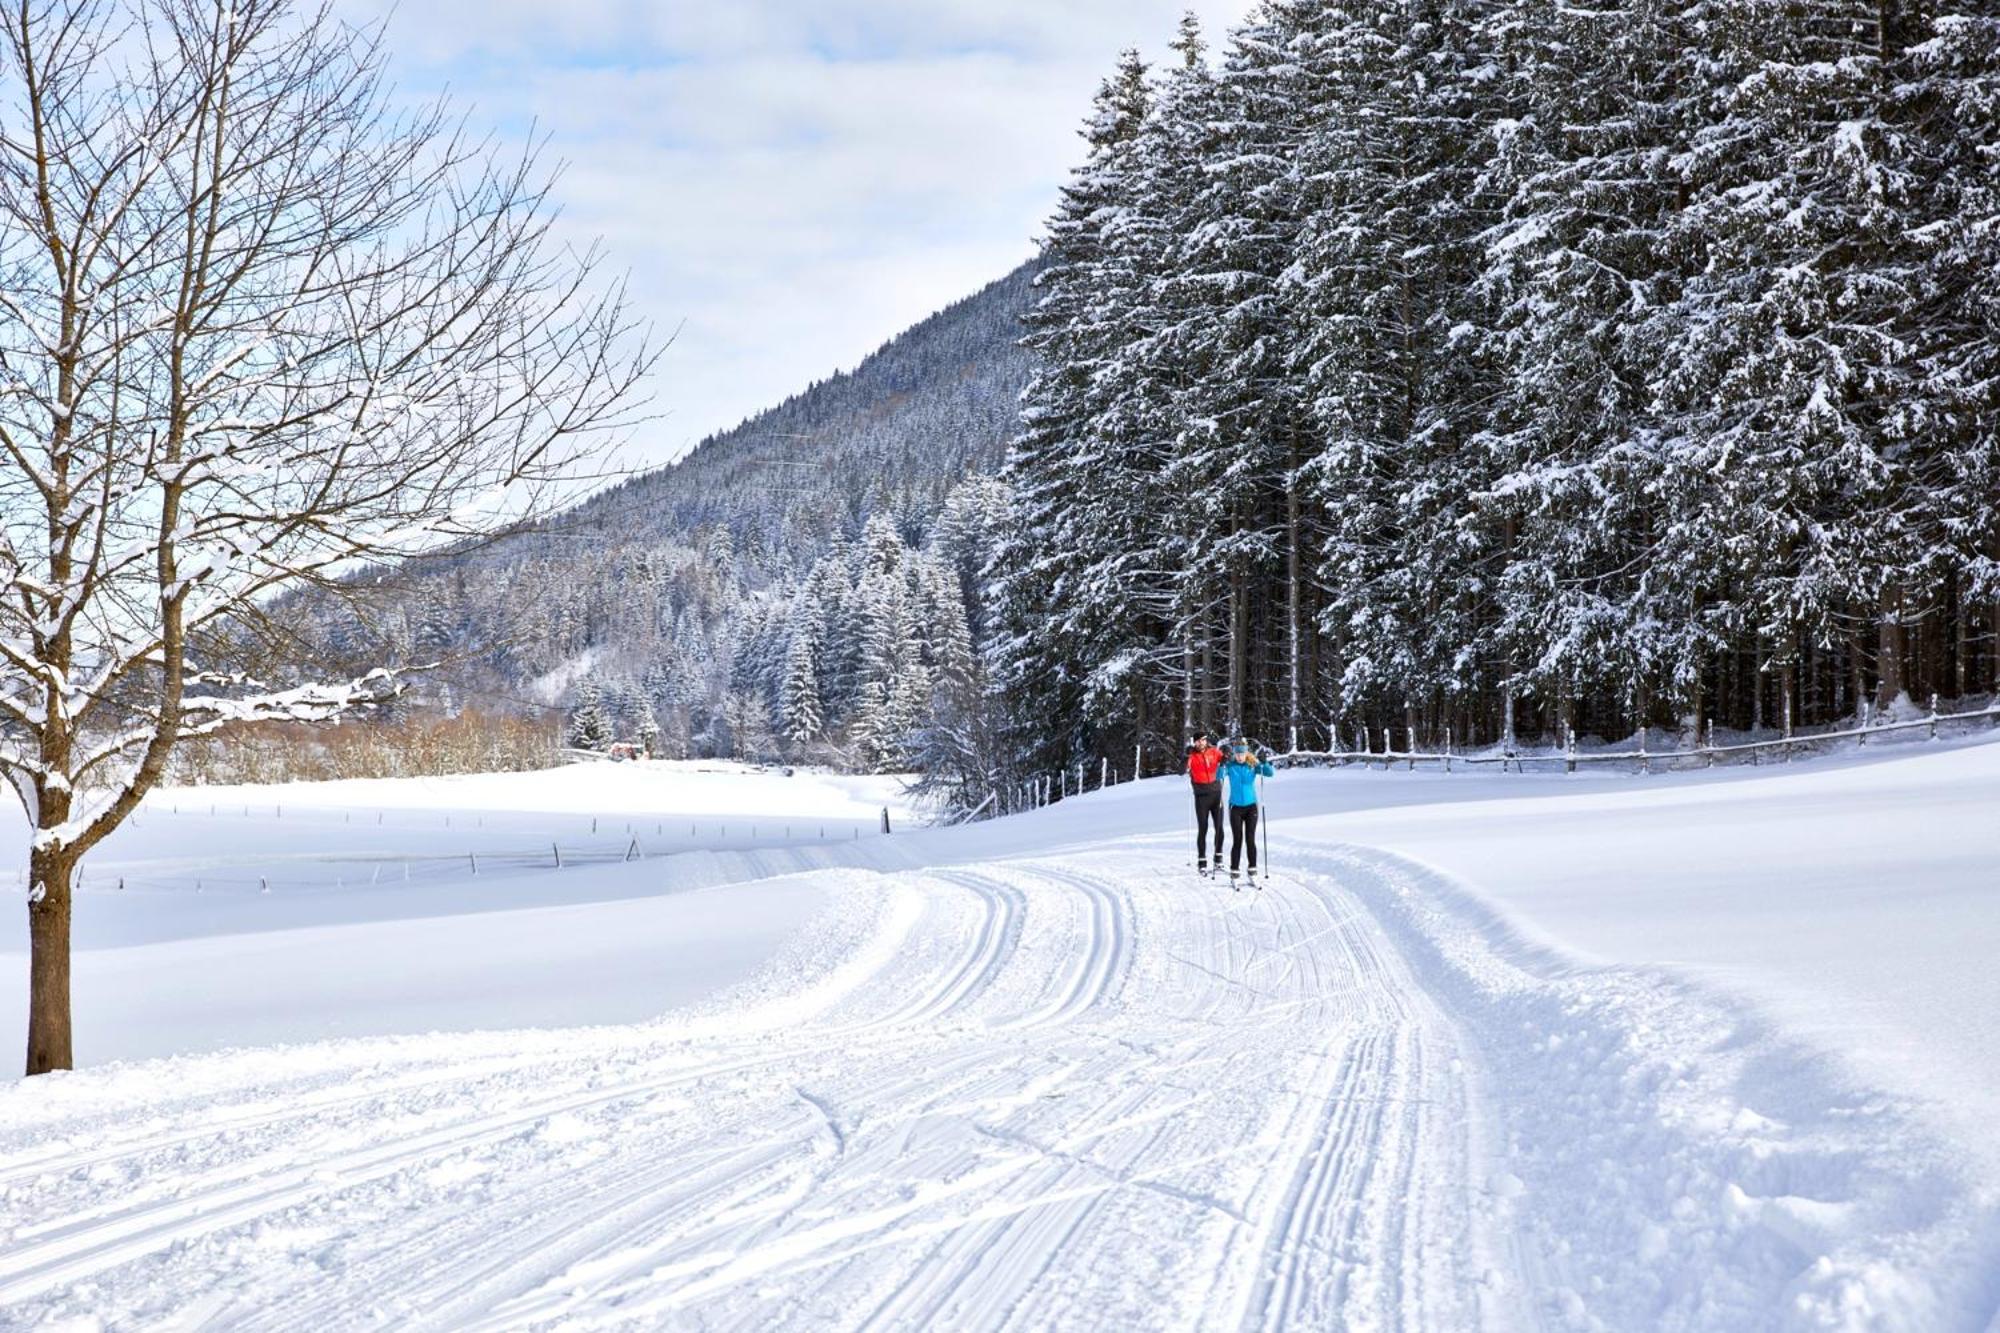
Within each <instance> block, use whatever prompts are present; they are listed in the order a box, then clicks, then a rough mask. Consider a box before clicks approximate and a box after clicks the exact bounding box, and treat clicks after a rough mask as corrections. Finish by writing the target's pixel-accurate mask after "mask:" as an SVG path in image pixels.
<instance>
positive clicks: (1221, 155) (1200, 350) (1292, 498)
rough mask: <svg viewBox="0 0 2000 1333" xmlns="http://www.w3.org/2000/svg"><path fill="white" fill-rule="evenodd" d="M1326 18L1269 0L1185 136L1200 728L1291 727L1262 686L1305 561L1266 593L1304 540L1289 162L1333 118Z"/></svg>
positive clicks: (1181, 353)
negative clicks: (1276, 591)
mask: <svg viewBox="0 0 2000 1333" xmlns="http://www.w3.org/2000/svg"><path fill="white" fill-rule="evenodd" d="M1327 16H1328V6H1326V5H1325V4H1323V3H1320V0H1271V3H1268V4H1265V5H1263V6H1261V7H1260V8H1259V9H1258V10H1257V11H1256V12H1255V13H1253V15H1252V16H1251V19H1250V20H1249V22H1247V23H1246V24H1244V25H1243V26H1241V27H1239V28H1238V29H1236V30H1235V31H1234V32H1232V33H1231V34H1230V38H1229V41H1228V43H1227V45H1226V47H1225V49H1224V52H1223V56H1222V59H1221V62H1220V66H1219V68H1218V70H1217V71H1216V74H1215V87H1216V91H1215V98H1214V105H1213V108H1212V110H1209V111H1208V112H1207V114H1206V115H1205V117H1204V119H1205V121H1206V123H1205V124H1204V125H1203V126H1202V127H1201V128H1202V129H1203V130H1204V131H1205V132H1204V133H1202V134H1201V135H1200V137H1199V138H1198V139H1197V140H1196V141H1195V148H1196V151H1197V153H1198V154H1199V155H1200V167H1201V169H1200V170H1199V171H1196V172H1189V171H1187V170H1186V169H1185V168H1183V169H1182V170H1181V172H1180V175H1181V176H1182V177H1183V178H1188V177H1190V176H1191V177H1192V178H1193V179H1194V180H1195V181H1196V182H1198V188H1197V189H1196V190H1195V191H1193V192H1192V194H1191V195H1189V196H1188V197H1187V198H1185V199H1184V200H1183V201H1182V207H1181V209H1180V211H1179V216H1178V217H1176V218H1175V219H1174V221H1173V223H1172V226H1171V230H1172V233H1173V234H1174V235H1175V236H1176V237H1177V238H1178V244H1177V245H1176V246H1175V248H1174V249H1173V251H1172V253H1171V254H1170V256H1169V258H1168V263H1167V268H1168V276H1167V277H1166V278H1165V279H1164V280H1163V282H1162V284H1161V290H1160V303H1161V305H1162V307H1163V317H1164V320H1165V321H1166V322H1167V324H1168V326H1169V327H1172V328H1174V329H1176V330H1177V331H1178V332H1177V333H1176V337H1175V341H1176V343H1177V346H1176V348H1175V354H1174V356H1173V357H1172V363H1173V367H1174V370H1173V378H1174V380H1175V381H1176V384H1175V393H1174V404H1173V408H1172V421H1173V424H1174V426H1175V429H1176V439H1175V454H1176V459H1175V463H1174V486H1175V489H1176V490H1177V491H1178V493H1179V494H1180V496H1182V497H1183V504H1182V505H1181V507H1180V508H1179V510H1178V511H1177V514H1176V522H1175V525H1174V526H1175V530H1176V531H1177V532H1178V533H1179V534H1180V537H1181V549H1180V551H1179V552H1177V555H1178V558H1177V559H1175V561H1174V567H1175V568H1176V569H1178V570H1181V571H1183V577H1184V579H1185V580H1187V582H1186V583H1185V584H1184V587H1185V589H1186V591H1185V592H1184V593H1183V595H1182V597H1181V598H1180V599H1179V601H1180V611H1181V614H1182V616H1183V618H1184V621H1185V624H1184V627H1183V629H1182V635H1183V636H1184V637H1188V638H1193V639H1194V640H1196V645H1195V647H1194V651H1193V653H1192V654H1191V656H1193V658H1194V659H1195V662H1194V666H1195V669H1197V670H1198V671H1199V676H1198V678H1197V680H1196V682H1195V697H1196V699H1197V700H1198V702H1199V706H1200V707H1201V709H1202V716H1201V717H1200V719H1199V720H1198V725H1205V726H1209V727H1214V726H1216V725H1221V726H1223V727H1226V728H1229V729H1232V730H1240V729H1243V728H1245V727H1255V728H1257V729H1258V730H1260V731H1261V730H1265V729H1266V728H1267V725H1268V724H1273V723H1275V724H1277V725H1278V726H1279V727H1280V728H1281V729H1282V728H1284V727H1287V726H1288V719H1286V717H1285V712H1286V711H1287V708H1288V705H1283V706H1279V707H1276V708H1274V707H1271V705H1270V701H1269V699H1268V698H1267V697H1266V687H1267V685H1268V683H1269V682H1273V681H1284V682H1285V686H1286V688H1287V689H1288V690H1290V689H1291V688H1292V687H1293V686H1294V685H1300V684H1302V683H1303V662H1302V660H1301V662H1300V669H1299V670H1293V669H1291V656H1292V654H1291V649H1292V647H1293V642H1294V640H1293V636H1292V634H1291V633H1290V632H1289V626H1288V624H1287V622H1288V621H1289V620H1290V619H1291V617H1289V616H1285V618H1284V619H1280V618H1279V617H1280V615H1283V614H1284V609H1285V608H1286V606H1287V603H1288V602H1290V603H1291V604H1292V605H1293V606H1296V607H1297V609H1298V610H1299V611H1300V612H1301V613H1303V605H1302V598H1303V586H1302V583H1303V576H1304V573H1305V570H1304V568H1303V566H1301V567H1300V571H1299V572H1300V580H1299V581H1298V582H1297V583H1292V584H1290V585H1289V586H1288V589H1287V590H1288V591H1291V592H1296V593H1297V594H1298V595H1297V596H1296V597H1289V598H1287V597H1283V596H1282V595H1281V596H1280V597H1276V598H1269V599H1267V598H1266V597H1265V596H1264V595H1263V592H1264V589H1265V588H1267V587H1270V585H1271V584H1272V582H1273V581H1274V580H1276V581H1278V582H1280V583H1281V584H1282V583H1285V582H1286V580H1287V574H1288V572H1289V570H1290V569H1291V560H1290V556H1291V554H1292V552H1293V551H1294V550H1295V549H1296V544H1295V540H1294V539H1295V538H1299V537H1300V536H1301V534H1300V529H1299V525H1298V523H1297V522H1296V521H1294V520H1295V519H1296V517H1297V507H1298V501H1299V498H1300V497H1299V496H1298V494H1297V492H1296V489H1295V488H1296V484H1297V473H1296V468H1295V466H1293V464H1294V461H1295V459H1298V460H1299V461H1302V458H1303V448H1304V446H1303V445H1302V444H1301V443H1300V442H1299V441H1297V440H1296V439H1295V438H1294V437H1295V432H1296V431H1298V430H1299V429H1300V427H1301V426H1302V425H1303V418H1302V414H1301V412H1300V407H1299V397H1298V393H1297V381H1296V379H1295V377H1294V376H1292V375H1291V373H1290V370H1289V366H1288V364H1287V359H1288V351H1287V349H1288V344H1289V337H1288V333H1289V330H1288V329H1287V320H1286V316H1285V306H1284V303H1283V299H1282V296H1281V294H1280V291H1279V285H1280V279H1281V276H1282V275H1283V274H1284V272H1285V270H1286V269H1287V267H1289V265H1290V264H1291V261H1292V256H1293V247H1294V245H1295V242H1296V238H1297V235H1298V229H1299V225H1300V223H1301V221H1302V220H1303V214H1302V212H1301V191H1300V182H1299V180H1298V178H1297V177H1296V175H1295V174H1294V166H1295V164H1296V163H1297V161H1298V158H1299V154H1300V151H1301V148H1302V146H1303V145H1304V143H1305V142H1306V141H1307V139H1308V138H1309V137H1310V135H1311V134H1312V132H1313V127H1314V126H1315V125H1316V123H1317V122H1318V121H1319V120H1320V119H1321V118H1323V117H1324V116H1325V115H1327V114H1328V113H1329V112H1330V110H1331V107H1330V105H1329V104H1328V103H1327V102H1326V101H1325V100H1324V98H1323V97H1322V96H1321V90H1320V89H1319V88H1317V87H1315V86H1314V82H1313V77H1314V69H1315V56H1316V54H1317V45H1318V41H1319V38H1320V35H1321V33H1322V30H1323V27H1324V25H1325V23H1326V21H1327ZM1274 610H1275V611H1276V612H1277V613H1278V614H1273V611H1274ZM1274 649H1275V651H1274ZM1218 710H1219V711H1218Z"/></svg>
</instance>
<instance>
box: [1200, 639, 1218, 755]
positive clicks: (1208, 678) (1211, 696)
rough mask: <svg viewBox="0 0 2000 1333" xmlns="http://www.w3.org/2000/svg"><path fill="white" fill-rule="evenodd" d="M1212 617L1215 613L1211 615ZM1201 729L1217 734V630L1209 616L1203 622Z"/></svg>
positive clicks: (1210, 733)
mask: <svg viewBox="0 0 2000 1333" xmlns="http://www.w3.org/2000/svg"><path fill="white" fill-rule="evenodd" d="M1209 614H1210V615H1212V614H1213V612H1210V613H1209ZM1200 703H1201V708H1200V712H1201V729H1202V730H1203V731H1205V732H1207V733H1208V734H1209V735H1210V736H1213V735H1214V734H1215V629H1214V627H1213V626H1212V625H1210V624H1209V622H1208V616H1207V615H1205V616H1203V617H1202V622H1201V700H1200Z"/></svg>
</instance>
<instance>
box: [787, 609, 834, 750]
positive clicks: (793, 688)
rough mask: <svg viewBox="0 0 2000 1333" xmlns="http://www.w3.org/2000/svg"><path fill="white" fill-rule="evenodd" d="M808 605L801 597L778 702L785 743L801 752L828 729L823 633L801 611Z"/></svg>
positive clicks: (807, 613) (809, 616)
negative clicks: (823, 690) (823, 698)
mask: <svg viewBox="0 0 2000 1333" xmlns="http://www.w3.org/2000/svg"><path fill="white" fill-rule="evenodd" d="M805 602H806V596H805V594H803V593H801V594H800V596H799V598H798V600H797V601H796V602H795V603H794V607H793V612H792V624H791V645H790V646H789V647H788V648H787V649H786V650H785V678H784V688H783V691H782V692H781V693H780V695H779V699H778V711H779V714H780V717H781V719H782V722H783V729H784V736H785V739H786V740H787V741H789V742H791V744H792V747H793V749H794V750H798V751H803V750H804V749H805V747H807V746H809V745H811V744H813V743H814V742H815V741H817V740H819V738H820V735H821V733H822V732H824V731H825V729H826V719H825V716H824V711H823V710H822V708H821V706H820V694H819V662H818V657H819V631H818V627H817V624H816V618H815V617H814V616H812V615H811V614H810V612H808V611H804V610H801V607H802V606H803V605H804V604H805Z"/></svg>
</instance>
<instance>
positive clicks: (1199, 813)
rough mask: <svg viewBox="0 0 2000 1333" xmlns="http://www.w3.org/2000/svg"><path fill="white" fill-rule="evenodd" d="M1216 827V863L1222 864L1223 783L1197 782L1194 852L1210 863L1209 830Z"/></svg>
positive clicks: (1195, 792) (1195, 789)
mask: <svg viewBox="0 0 2000 1333" xmlns="http://www.w3.org/2000/svg"><path fill="white" fill-rule="evenodd" d="M1211 827H1213V828H1214V829H1215V863H1216V864H1217V865H1221V864H1222V784H1221V783H1220V782H1197V783H1196V784H1195V785H1194V854H1195V855H1196V856H1197V857H1199V858H1201V862H1202V864H1204V865H1206V864H1207V863H1208V831H1209V829H1210V828H1211Z"/></svg>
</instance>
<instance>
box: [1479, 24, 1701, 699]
mask: <svg viewBox="0 0 2000 1333" xmlns="http://www.w3.org/2000/svg"><path fill="white" fill-rule="evenodd" d="M1685 8H1686V6H1685V5H1683V4H1680V3H1678V0H1606V2H1605V3H1599V4H1596V5H1584V6H1579V5H1570V4H1556V3H1553V2H1552V0H1524V3H1521V4H1518V5H1511V6H1507V7H1506V8H1504V9H1502V10H1496V11H1494V12H1493V13H1491V14H1490V15H1489V17H1488V27H1487V32H1488V42H1489V44H1490V49H1491V54H1492V56H1493V59H1494V62H1495V66H1496V68H1498V69H1500V70H1504V71H1507V72H1508V73H1507V75H1506V77H1505V78H1503V79H1500V80H1497V81H1496V82H1497V86H1496V87H1495V88H1494V90H1493V93H1494V102H1493V106H1494V111H1495V113H1496V114H1498V115H1500V116H1501V117H1502V120H1501V124H1502V127H1503V128H1502V130H1501V132H1500V133H1499V134H1498V135H1497V136H1496V142H1495V150H1494V152H1493V154H1492V156H1491V159H1490V162H1489V164H1488V167H1487V173H1486V177H1485V180H1484V182H1483V185H1484V187H1485V188H1486V189H1487V190H1488V191H1490V192H1491V194H1492V195H1493V196H1494V201H1495V204H1496V206H1497V208H1498V210H1499V215H1498V217H1497V218H1496V219H1495V220H1494V222H1493V225H1492V226H1491V228H1490V229H1489V230H1488V231H1487V233H1486V235H1485V246H1484V250H1485V255H1484V264H1483V268H1482V272H1481V274H1480V291H1481V294H1482V295H1483V296H1485V297H1486V298H1487V299H1488V300H1489V301H1490V302H1491V304H1492V307H1493V311H1494V315H1493V325H1494V328H1493V333H1492V336H1491V339H1490V343H1489V345H1490V347H1491V349H1492V354H1493V356H1494V358H1495V360H1496V361H1497V362H1498V365H1499V370H1500V383H1499V385H1498V392H1497V393H1496V394H1495V396H1494V398H1493V399H1492V402H1493V410H1492V411H1491V412H1490V414H1489V415H1488V419H1487V423H1486V428H1485V430H1484V431H1483V432H1482V434H1481V435H1480V437H1479V438H1478V440H1477V441H1476V442H1475V449H1474V451H1473V454H1474V456H1475V457H1483V458H1484V459H1485V460H1487V462H1488V467H1487V469H1486V470H1485V471H1484V472H1483V474H1482V473H1481V472H1479V471H1474V472H1470V473H1468V474H1467V476H1466V480H1467V481H1468V482H1469V483H1471V484H1473V485H1474V486H1475V487H1476V488H1477V490H1478V494H1477V495H1476V499H1475V508H1476V513H1477V525H1476V528H1475V529H1474V535H1475V536H1476V538H1477V545H1476V548H1475V549H1476V550H1477V552H1478V553H1479V554H1480V555H1482V556H1485V557H1486V558H1488V559H1489V560H1490V562H1491V564H1490V569H1491V580H1490V588H1491V596H1490V605H1491V618H1492V623H1491V627H1490V628H1491V632H1492V634H1493V636H1494V638H1495V640H1496V644H1495V649H1494V651H1493V652H1492V654H1491V660H1492V661H1493V663H1494V665H1495V667H1496V668H1497V673H1498V676H1499V679H1498V681H1497V682H1496V683H1497V685H1498V687H1499V688H1500V690H1501V691H1502V693H1503V708H1504V709H1505V710H1506V711H1507V713H1508V715H1509V716H1510V717H1511V714H1512V712H1513V706H1514V703H1515V701H1516V699H1517V697H1518V695H1519V694H1520V693H1521V692H1522V691H1523V690H1525V691H1526V693H1527V694H1528V695H1530V696H1532V697H1536V699H1537V701H1538V702H1539V703H1540V704H1541V705H1542V708H1543V716H1544V718H1545V720H1550V721H1553V722H1554V723H1555V725H1556V727H1557V729H1558V730H1560V729H1564V728H1573V727H1575V726H1576V725H1577V724H1578V722H1579V719H1580V718H1581V719H1582V721H1584V722H1585V723H1586V724H1588V723H1589V722H1590V721H1592V720H1599V721H1602V722H1603V723H1605V725H1604V730H1605V731H1606V732H1607V733H1611V732H1612V726H1611V725H1610V724H1611V723H1614V722H1615V721H1617V720H1618V714H1619V712H1620V711H1621V710H1622V708H1623V706H1624V705H1626V704H1627V703H1629V701H1630V700H1631V699H1632V697H1633V695H1634V687H1635V686H1636V685H1639V684H1641V683H1643V682H1648V681H1653V680H1654V679H1655V678H1656V676H1657V674H1658V672H1657V668H1656V663H1657V662H1658V661H1660V660H1663V659H1664V660H1674V659H1680V658H1685V657H1686V656H1687V655H1688V652H1689V645H1688V644H1687V643H1686V641H1685V640H1686V637H1687V634H1688V633H1689V631H1690V629H1691V627H1690V626H1689V622H1688V614H1687V613H1688V611H1689V609H1690V607H1691V605H1692V604H1691V603H1689V602H1687V601H1685V600H1683V601H1680V602H1678V603H1676V602H1674V601H1673V599H1672V598H1671V596H1669V597H1668V598H1667V599H1665V600H1664V601H1662V602H1656V603H1655V604H1653V605H1646V604H1644V603H1643V602H1642V600H1641V598H1640V589H1641V578H1642V574H1643V567H1644V564H1645V560H1644V551H1645V545H1646V543H1647V541H1648V540H1649V538H1650V531H1651V528H1650V525H1651V521H1652V515H1651V513H1650V499H1649V493H1648V490H1647V483H1648V479H1649V476H1650V475H1651V472H1652V469H1653V467H1654V451H1655V449H1656V447H1657V445H1658V435H1659V433H1658V432H1657V431H1655V430H1654V429H1653V428H1652V417H1651V415H1650V413H1651V409H1652V398H1653V382H1654V380H1655V378H1656V377H1657V375H1658V373H1659V363H1658V359H1657V358H1658V354H1659V348H1658V347H1657V345H1656V340H1655V338H1654V337H1652V336H1649V335H1652V334H1653V333H1654V330H1652V329H1651V328H1650V327H1649V326H1648V323H1647V321H1649V320H1650V319H1652V318H1653V316H1654V313H1655V312H1656V311H1657V310H1658V309H1659V308H1660V307H1662V306H1663V305H1664V304H1665V303H1668V302H1671V300H1672V299H1673V298H1674V296H1675V294H1676V291H1677V288H1676V285H1675V283H1676V277H1677V272H1678V269H1677V265H1676V264H1675V259H1674V251H1673V248H1672V237H1671V235H1670V228H1671V225H1672V222H1673V216H1674V210H1675V208H1676V205H1677V197H1678V194H1679V189H1680V180H1679V177H1678V174H1677V172H1676V171H1675V169H1674V166H1673V163H1674V161H1675V157H1676V155H1677V154H1678V152H1679V151H1680V149H1681V148H1682V147H1683V146H1684V136H1685V133H1686V130H1687V126H1688V123H1689V120H1690V118H1691V117H1693V116H1698V115H1699V114H1700V108H1701V107H1702V106H1703V105H1704V104H1705V102H1706V94H1707V91H1708V90H1707V88H1706V85H1705V83H1704V82H1703V79H1704V69H1705V66H1704V65H1703V63H1702V62H1701V61H1700V60H1699V59H1698V58H1697V56H1696V53H1695V52H1694V51H1692V50H1691V49H1690V45H1689V42H1688V39H1687V36H1686V23H1685V21H1684V18H1685V16H1684V15H1683V13H1682V10H1684V9H1685ZM1585 696H1588V697H1587V698H1586V697H1585ZM1592 700H1595V701H1596V703H1597V705H1598V708H1597V712H1596V714H1595V716H1594V718H1593V716H1592V715H1591V714H1589V713H1586V712H1580V705H1581V704H1585V703H1588V702H1590V701H1592Z"/></svg>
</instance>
